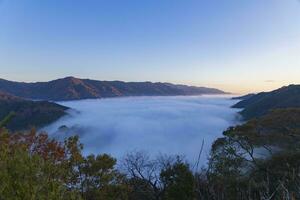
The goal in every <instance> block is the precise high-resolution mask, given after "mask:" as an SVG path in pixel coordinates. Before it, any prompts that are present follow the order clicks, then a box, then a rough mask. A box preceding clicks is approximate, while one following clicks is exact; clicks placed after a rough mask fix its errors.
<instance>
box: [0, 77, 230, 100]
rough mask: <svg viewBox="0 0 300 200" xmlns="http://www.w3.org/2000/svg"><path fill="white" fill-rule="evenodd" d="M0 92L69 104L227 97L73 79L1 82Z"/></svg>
mask: <svg viewBox="0 0 300 200" xmlns="http://www.w3.org/2000/svg"><path fill="white" fill-rule="evenodd" d="M0 90H2V91H4V92H7V93H10V94H12V95H15V96H18V97H22V98H27V99H42V100H52V101H66V100H79V99H95V98H106V97H123V96H173V95H174V96H177V95H201V94H226V92H224V91H222V90H218V89H215V88H208V87H196V86H187V85H176V84H172V83H162V82H149V81H146V82H124V81H99V80H92V79H80V78H75V77H72V76H68V77H65V78H60V79H56V80H52V81H47V82H32V83H26V82H16V81H9V80H5V79H0Z"/></svg>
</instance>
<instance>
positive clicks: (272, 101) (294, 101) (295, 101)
mask: <svg viewBox="0 0 300 200" xmlns="http://www.w3.org/2000/svg"><path fill="white" fill-rule="evenodd" d="M233 107H234V108H243V110H242V111H241V115H242V116H243V117H244V119H245V120H248V119H251V118H257V117H260V116H263V115H265V114H266V113H268V112H269V111H270V110H273V109H278V108H299V107H300V85H289V86H285V87H282V88H279V89H277V90H274V91H271V92H262V93H258V94H256V95H253V96H252V97H250V98H246V99H245V100H242V101H240V102H238V103H237V104H235V105H234V106H233Z"/></svg>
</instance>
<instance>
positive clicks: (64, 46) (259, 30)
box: [0, 0, 300, 93]
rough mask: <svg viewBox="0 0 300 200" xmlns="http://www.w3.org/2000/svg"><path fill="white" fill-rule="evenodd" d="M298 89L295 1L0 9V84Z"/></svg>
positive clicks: (11, 5)
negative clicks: (69, 81) (63, 81)
mask: <svg viewBox="0 0 300 200" xmlns="http://www.w3.org/2000/svg"><path fill="white" fill-rule="evenodd" d="M64 76H76V77H82V78H93V79H101V80H116V79H118V80H124V81H144V80H150V81H163V82H165V81H168V82H174V83H185V84H192V85H203V86H212V87H218V88H221V89H225V90H227V91H232V92H241V93H243V92H250V91H259V90H269V89H273V88H276V87H279V86H282V85H286V84H289V83H300V1H298V0H0V77H1V78H5V79H10V80H18V81H44V80H51V79H55V78H59V77H64Z"/></svg>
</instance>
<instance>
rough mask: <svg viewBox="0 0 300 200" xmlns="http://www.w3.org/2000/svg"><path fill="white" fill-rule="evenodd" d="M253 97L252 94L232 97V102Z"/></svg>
mask: <svg viewBox="0 0 300 200" xmlns="http://www.w3.org/2000/svg"><path fill="white" fill-rule="evenodd" d="M254 95H255V94H254V93H250V94H246V95H243V96H239V97H233V98H232V99H233V100H246V99H249V98H251V97H253V96H254Z"/></svg>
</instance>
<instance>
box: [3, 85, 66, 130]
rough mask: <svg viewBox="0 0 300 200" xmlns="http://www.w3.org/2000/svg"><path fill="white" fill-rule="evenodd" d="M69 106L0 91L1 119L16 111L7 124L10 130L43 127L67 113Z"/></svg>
mask: <svg viewBox="0 0 300 200" xmlns="http://www.w3.org/2000/svg"><path fill="white" fill-rule="evenodd" d="M67 109H68V108H67V107H65V106H61V105H58V104H55V103H51V102H47V101H30V100H24V99H22V98H19V97H16V96H13V95H10V94H7V93H5V92H1V91H0V121H1V119H4V118H5V117H6V116H8V115H10V113H12V112H13V113H14V114H13V117H12V118H11V120H10V121H9V122H8V124H7V125H6V128H8V129H10V130H23V129H28V128H30V127H41V126H44V125H46V124H49V123H51V122H54V121H55V120H57V119H58V118H60V117H62V116H63V115H65V114H66V113H65V111H66V110H67Z"/></svg>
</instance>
